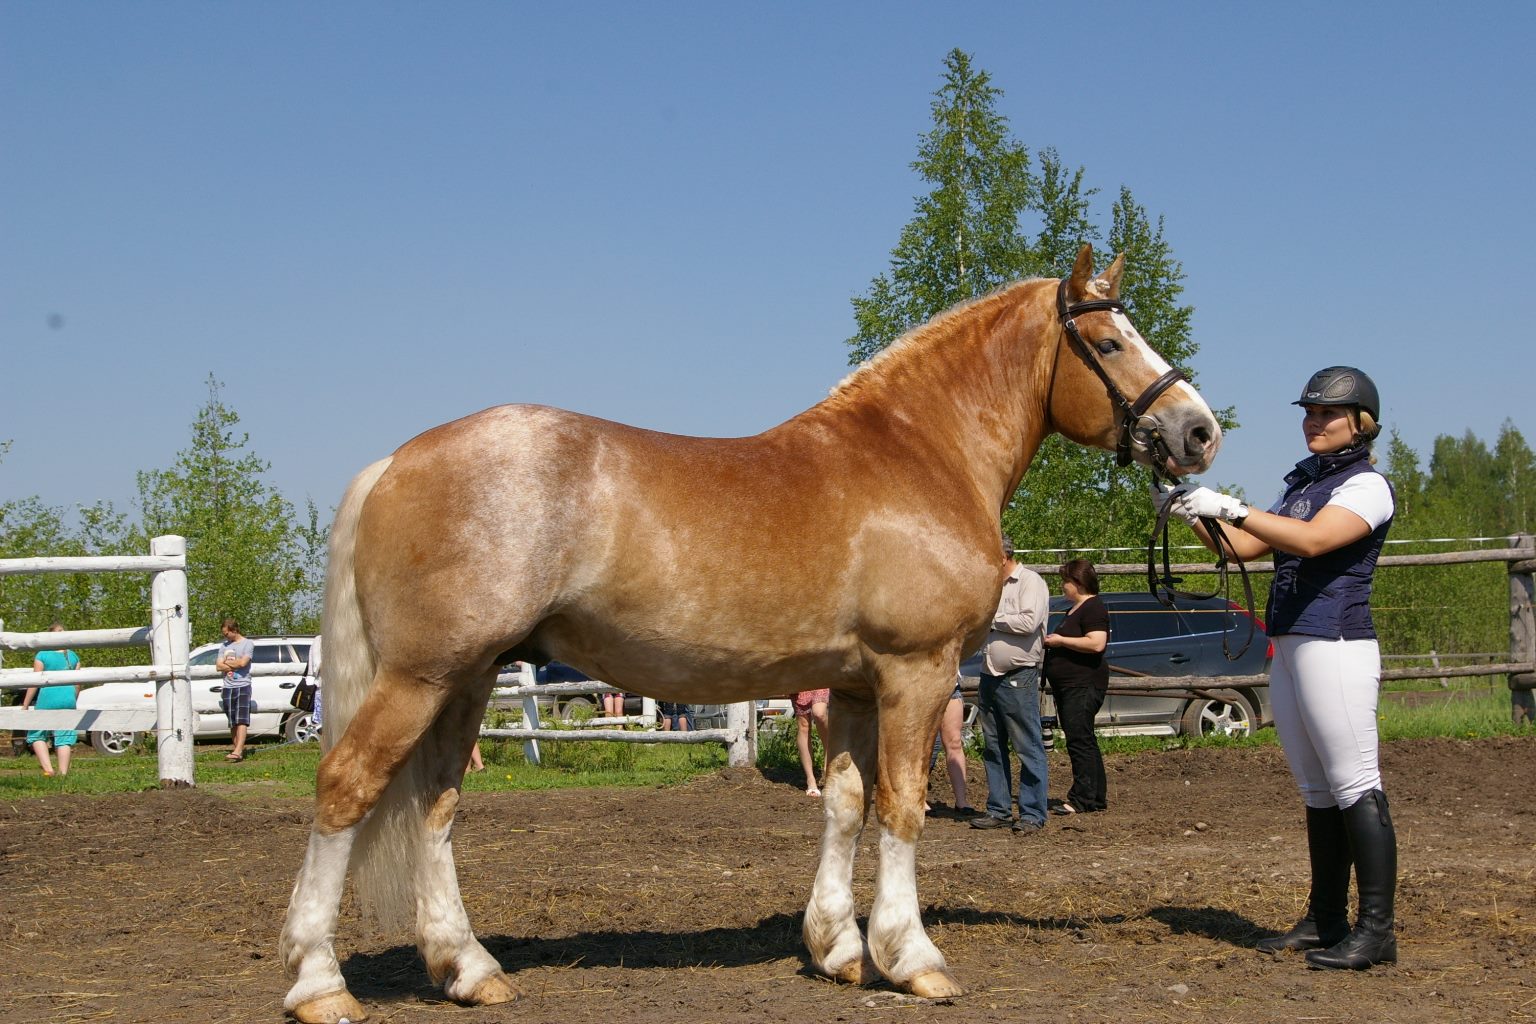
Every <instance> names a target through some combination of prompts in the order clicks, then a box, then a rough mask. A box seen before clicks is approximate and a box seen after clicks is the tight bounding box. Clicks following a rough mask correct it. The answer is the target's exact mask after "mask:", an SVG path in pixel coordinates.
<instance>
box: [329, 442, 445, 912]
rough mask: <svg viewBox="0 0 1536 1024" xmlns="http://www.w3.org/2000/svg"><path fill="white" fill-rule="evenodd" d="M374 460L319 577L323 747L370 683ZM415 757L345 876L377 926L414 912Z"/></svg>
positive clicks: (383, 463) (358, 483)
mask: <svg viewBox="0 0 1536 1024" xmlns="http://www.w3.org/2000/svg"><path fill="white" fill-rule="evenodd" d="M390 461H391V460H390V459H387V458H386V459H380V460H379V461H378V462H375V463H374V464H373V465H371V466H369V467H368V468H367V469H365V470H363V471H362V472H361V473H359V474H357V476H356V477H354V478H353V480H352V483H351V485H350V486H348V487H347V493H346V494H345V495H344V496H343V497H342V499H341V508H340V509H339V510H338V511H337V513H336V521H335V523H334V524H333V525H332V526H331V550H330V562H329V566H328V568H327V572H326V579H325V626H324V631H323V635H324V637H325V641H324V642H325V650H324V652H323V657H324V662H323V664H322V668H321V672H322V675H321V679H322V680H323V683H322V685H323V687H324V691H325V692H324V698H323V699H324V701H325V708H324V711H325V717H324V722H325V725H324V728H323V730H322V733H321V735H322V743H323V746H324V749H325V750H326V752H327V753H329V752H330V750H331V748H332V747H333V746H335V744H336V742H337V740H339V739H340V738H341V737H342V735H343V734H344V733H345V732H346V730H347V726H348V725H350V724H351V722H352V719H353V718H354V717H355V716H356V715H357V712H358V709H359V708H361V707H362V705H363V700H364V699H365V698H366V697H367V696H368V690H369V688H370V687H371V686H372V685H373V677H374V672H375V669H376V668H377V664H376V658H375V656H374V649H373V644H372V642H371V640H370V639H369V637H368V632H367V630H366V628H365V627H364V625H363V616H362V608H361V607H360V605H359V604H358V599H357V579H356V576H355V570H354V567H355V554H356V546H357V521H358V518H359V516H361V514H362V510H363V503H364V502H365V501H366V500H367V499H368V495H369V494H370V493H371V492H372V491H373V487H374V484H376V483H377V482H378V480H379V477H381V476H382V475H383V474H384V471H385V470H386V469H388V468H389V464H390ZM416 760H417V758H415V757H412V758H411V761H410V762H408V763H407V764H405V765H404V766H402V767H401V769H400V771H399V773H398V774H397V775H396V776H395V778H394V781H393V782H391V783H390V785H389V787H388V788H387V789H385V791H384V794H383V796H381V797H380V798H379V802H378V803H377V804H375V805H374V808H373V810H372V811H370V812H369V814H368V816H367V817H366V818H364V819H363V823H362V827H361V828H360V829H359V831H358V835H357V839H356V841H355V842H354V843H353V846H352V864H351V867H352V876H353V884H354V885H355V886H356V889H357V895H358V897H359V902H360V903H361V904H362V905H363V907H364V908H365V909H366V910H368V911H369V912H371V913H372V914H373V915H374V916H375V917H377V918H378V920H379V923H380V925H381V926H383V927H388V928H400V927H402V926H408V925H409V924H410V922H411V921H413V920H414V918H415V913H416V907H415V887H414V884H413V883H414V880H415V876H416V870H415V865H416V861H417V860H418V859H419V853H420V846H421V830H420V823H421V820H422V816H423V815H424V814H425V810H424V808H422V806H421V800H420V799H419V797H420V794H421V792H422V791H423V786H422V784H421V779H422V776H421V773H420V772H419V771H417V770H416V763H415V762H416Z"/></svg>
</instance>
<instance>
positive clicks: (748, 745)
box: [725, 700, 757, 768]
mask: <svg viewBox="0 0 1536 1024" xmlns="http://www.w3.org/2000/svg"><path fill="white" fill-rule="evenodd" d="M756 726H757V703H756V702H755V701H750V700H749V701H742V702H740V703H736V704H727V705H726V706H725V727H726V728H727V729H731V730H733V731H735V733H736V739H734V740H733V741H731V743H730V744H729V745H728V746H727V747H726V748H725V763H726V764H728V765H730V766H731V767H732V768H750V767H751V766H752V765H754V764H756V763H757V728H756Z"/></svg>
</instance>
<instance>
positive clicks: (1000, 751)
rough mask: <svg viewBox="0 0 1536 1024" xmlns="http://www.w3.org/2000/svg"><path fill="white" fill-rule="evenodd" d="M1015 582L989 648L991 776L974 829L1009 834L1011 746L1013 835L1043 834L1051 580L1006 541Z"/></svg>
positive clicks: (985, 701) (985, 703) (985, 720)
mask: <svg viewBox="0 0 1536 1024" xmlns="http://www.w3.org/2000/svg"><path fill="white" fill-rule="evenodd" d="M1002 545H1003V560H1004V562H1005V564H1006V567H1007V570H1008V577H1007V579H1006V580H1004V581H1003V591H1002V594H1001V596H1000V597H999V599H998V604H997V613H996V614H995V615H994V616H993V618H992V631H991V632H990V633H988V634H987V640H986V644H985V645H984V646H983V647H982V669H981V694H980V697H979V701H978V704H979V708H978V709H979V711H980V713H981V735H982V741H983V743H985V745H986V746H985V749H984V750H983V751H982V755H981V760H982V764H983V765H984V766H985V768H986V770H987V813H985V814H983V815H980V816H978V817H975V818H972V819H971V827H972V828H1003V827H1005V826H1007V825H1008V824H1009V823H1010V822H1011V821H1012V819H1013V791H1012V790H1013V786H1012V780H1011V778H1010V772H1009V760H1008V751H1009V748H1010V746H1011V747H1012V748H1013V751H1014V753H1016V754H1018V755H1019V796H1018V804H1019V820H1018V821H1014V822H1012V823H1013V831H1014V832H1015V833H1017V834H1020V835H1027V834H1029V833H1032V832H1038V831H1040V829H1041V828H1042V827H1044V825H1045V807H1046V803H1045V801H1046V792H1045V784H1046V764H1045V740H1044V738H1043V737H1042V735H1041V732H1040V664H1041V662H1042V661H1043V660H1044V656H1043V652H1044V647H1043V645H1042V643H1041V641H1042V640H1043V638H1044V633H1045V622H1046V616H1047V615H1048V614H1049V613H1050V608H1049V605H1050V591H1049V590H1047V589H1046V586H1045V580H1043V579H1041V578H1040V574H1039V573H1037V572H1035V571H1034V570H1032V569H1026V568H1024V566H1022V565H1020V564H1019V563H1018V562H1017V561H1015V560H1014V558H1013V541H1012V540H1010V539H1009V538H1008V537H1007V536H1006V535H1005V536H1004V537H1003V538H1002Z"/></svg>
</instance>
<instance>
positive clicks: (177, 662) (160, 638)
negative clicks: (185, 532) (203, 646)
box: [149, 535, 196, 789]
mask: <svg viewBox="0 0 1536 1024" xmlns="http://www.w3.org/2000/svg"><path fill="white" fill-rule="evenodd" d="M149 552H150V554H152V555H171V556H176V557H180V558H181V560H182V566H183V567H182V568H180V569H161V570H160V571H158V572H156V573H155V575H154V577H153V579H152V580H151V582H150V586H149V615H150V622H149V647H150V663H151V664H153V665H154V666H155V667H156V668H163V669H165V670H166V671H167V673H168V675H169V678H166V679H162V680H160V682H159V683H158V684H157V685H156V686H155V708H156V712H157V714H156V717H157V722H156V726H155V748H156V750H157V751H158V755H159V759H160V786H161V788H162V789H170V788H173V787H177V786H192V785H196V780H195V779H193V777H192V751H193V743H194V731H193V728H192V680H191V679H190V678H189V677H188V675H187V655H188V653H189V652H190V650H191V644H190V643H189V639H188V632H189V631H188V628H187V570H186V568H185V566H186V557H187V541H186V538H184V537H177V536H175V535H168V536H165V537H156V538H154V539H153V540H151V541H150V542H149Z"/></svg>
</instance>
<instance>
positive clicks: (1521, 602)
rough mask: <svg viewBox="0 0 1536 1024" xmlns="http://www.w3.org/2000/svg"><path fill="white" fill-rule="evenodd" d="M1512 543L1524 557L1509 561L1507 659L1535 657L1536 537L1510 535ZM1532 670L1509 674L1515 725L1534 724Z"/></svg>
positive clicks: (1535, 701)
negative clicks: (1534, 575)
mask: <svg viewBox="0 0 1536 1024" xmlns="http://www.w3.org/2000/svg"><path fill="white" fill-rule="evenodd" d="M1511 540H1512V541H1513V542H1514V544H1513V546H1514V547H1517V548H1521V549H1523V550H1524V552H1525V554H1526V557H1525V558H1523V559H1519V560H1517V561H1513V562H1510V563H1509V660H1510V661H1512V662H1530V661H1536V612H1533V611H1532V595H1533V587H1532V576H1531V571H1532V569H1533V568H1536V565H1533V560H1536V537H1532V536H1531V535H1530V534H1528V533H1523V534H1520V535H1518V536H1516V537H1512V538H1511ZM1533 684H1536V672H1521V673H1511V674H1510V676H1509V714H1510V718H1511V719H1512V720H1513V721H1514V723H1515V724H1516V725H1521V724H1525V725H1531V724H1536V692H1533V691H1532V690H1531V687H1532V685H1533Z"/></svg>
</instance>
